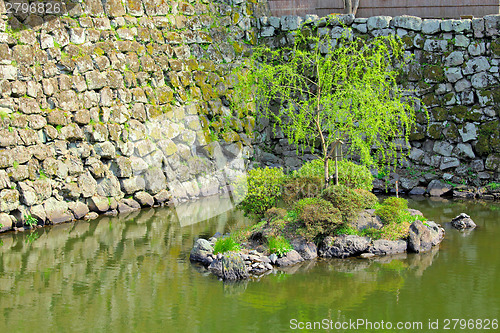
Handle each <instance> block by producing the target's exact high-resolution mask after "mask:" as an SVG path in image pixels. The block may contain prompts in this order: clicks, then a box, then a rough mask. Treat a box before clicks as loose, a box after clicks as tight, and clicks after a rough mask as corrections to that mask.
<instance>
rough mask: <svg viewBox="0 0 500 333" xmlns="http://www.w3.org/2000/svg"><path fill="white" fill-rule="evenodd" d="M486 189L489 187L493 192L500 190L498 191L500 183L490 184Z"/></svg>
mask: <svg viewBox="0 0 500 333" xmlns="http://www.w3.org/2000/svg"><path fill="white" fill-rule="evenodd" d="M486 187H488V188H489V189H490V190H492V191H494V190H498V189H500V183H496V182H493V183H489V184H488V185H486Z"/></svg>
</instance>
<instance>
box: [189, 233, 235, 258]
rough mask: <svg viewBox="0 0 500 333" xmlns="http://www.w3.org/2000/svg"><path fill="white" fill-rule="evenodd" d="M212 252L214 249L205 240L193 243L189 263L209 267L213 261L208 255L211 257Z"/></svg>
mask: <svg viewBox="0 0 500 333" xmlns="http://www.w3.org/2000/svg"><path fill="white" fill-rule="evenodd" d="M213 251H214V248H213V247H212V245H211V244H210V242H209V241H207V240H206V239H202V238H200V239H198V240H196V242H195V243H194V246H193V249H192V250H191V253H190V255H189V259H190V260H191V261H198V262H201V263H202V264H204V265H209V264H210V263H211V262H212V261H213V259H212V258H211V257H210V259H209V256H208V255H209V254H210V255H211V254H212V253H213ZM243 265H244V264H243Z"/></svg>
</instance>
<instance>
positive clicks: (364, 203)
mask: <svg viewBox="0 0 500 333" xmlns="http://www.w3.org/2000/svg"><path fill="white" fill-rule="evenodd" d="M354 192H355V193H356V194H358V196H359V198H360V203H361V207H362V208H363V209H370V208H374V207H375V205H376V204H377V203H378V198H377V196H376V195H375V194H373V193H372V192H370V191H367V190H364V189H361V188H360V189H355V190H354Z"/></svg>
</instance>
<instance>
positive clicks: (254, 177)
mask: <svg viewBox="0 0 500 333" xmlns="http://www.w3.org/2000/svg"><path fill="white" fill-rule="evenodd" d="M284 178H285V175H284V174H283V169H281V168H257V169H253V170H250V171H248V174H247V175H246V176H242V177H240V178H238V180H237V181H236V183H235V190H234V193H235V195H236V199H237V200H238V201H240V200H241V201H240V203H239V204H238V205H239V207H240V208H241V209H242V210H243V211H244V212H245V213H246V214H255V215H263V214H264V213H265V212H266V210H268V209H269V208H271V207H273V206H274V205H275V204H276V201H277V200H278V198H279V197H280V196H281V188H282V184H283V181H284Z"/></svg>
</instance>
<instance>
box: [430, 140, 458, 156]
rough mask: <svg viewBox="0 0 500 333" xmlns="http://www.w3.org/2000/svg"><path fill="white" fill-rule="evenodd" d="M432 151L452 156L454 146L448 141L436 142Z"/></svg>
mask: <svg viewBox="0 0 500 333" xmlns="http://www.w3.org/2000/svg"><path fill="white" fill-rule="evenodd" d="M432 150H433V151H434V152H435V153H438V154H440V155H443V156H451V153H452V151H453V146H452V145H451V144H449V143H448V142H446V141H436V142H435V143H434V147H433V148H432Z"/></svg>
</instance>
